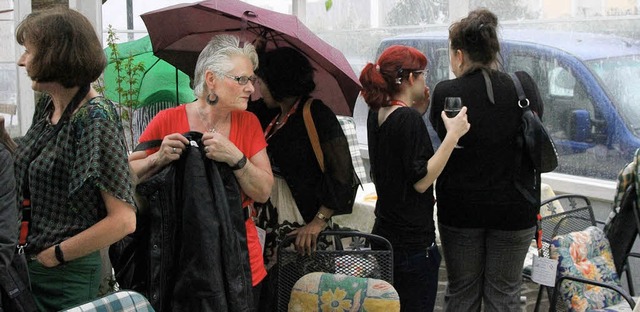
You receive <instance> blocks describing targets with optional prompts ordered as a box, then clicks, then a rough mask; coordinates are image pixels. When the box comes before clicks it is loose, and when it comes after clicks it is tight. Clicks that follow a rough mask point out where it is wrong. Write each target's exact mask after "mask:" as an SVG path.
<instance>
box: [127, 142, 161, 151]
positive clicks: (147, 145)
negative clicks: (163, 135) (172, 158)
mask: <svg viewBox="0 0 640 312" xmlns="http://www.w3.org/2000/svg"><path fill="white" fill-rule="evenodd" d="M160 145H162V140H150V141H145V142H141V143H140V144H138V145H136V147H135V148H134V149H133V151H134V152H139V151H146V150H148V149H150V148H155V147H160Z"/></svg>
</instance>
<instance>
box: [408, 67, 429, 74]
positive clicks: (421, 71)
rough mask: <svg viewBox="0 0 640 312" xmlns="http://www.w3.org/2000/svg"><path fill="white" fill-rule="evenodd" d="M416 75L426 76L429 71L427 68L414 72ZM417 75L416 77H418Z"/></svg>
mask: <svg viewBox="0 0 640 312" xmlns="http://www.w3.org/2000/svg"><path fill="white" fill-rule="evenodd" d="M411 72H412V73H413V74H414V75H416V74H417V75H419V74H424V75H425V76H426V75H428V74H429V69H428V68H425V69H419V70H412V71H411ZM417 75H416V76H417Z"/></svg>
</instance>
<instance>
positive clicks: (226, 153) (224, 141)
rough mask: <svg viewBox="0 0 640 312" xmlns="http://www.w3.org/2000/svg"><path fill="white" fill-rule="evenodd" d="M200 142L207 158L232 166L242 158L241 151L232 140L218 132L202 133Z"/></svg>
mask: <svg viewBox="0 0 640 312" xmlns="http://www.w3.org/2000/svg"><path fill="white" fill-rule="evenodd" d="M202 143H203V144H204V151H205V153H206V156H207V158H209V159H212V160H215V161H219V162H224V163H227V164H228V165H229V166H233V165H235V164H236V162H238V160H239V159H240V158H242V152H241V151H240V150H239V149H238V147H236V145H235V144H233V142H231V141H229V139H228V138H227V137H226V136H224V135H222V134H221V133H218V132H207V133H205V134H204V135H202Z"/></svg>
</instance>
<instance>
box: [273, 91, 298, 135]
mask: <svg viewBox="0 0 640 312" xmlns="http://www.w3.org/2000/svg"><path fill="white" fill-rule="evenodd" d="M298 104H300V101H298V102H297V103H296V104H294V105H293V106H292V107H291V109H289V112H288V113H287V115H286V116H284V119H283V120H282V122H276V120H278V118H280V114H282V113H279V114H278V115H276V117H274V118H273V120H271V122H270V123H269V125H268V126H267V128H266V129H264V137H265V141H268V140H269V139H270V138H271V137H272V136H273V135H274V134H275V133H276V132H278V130H280V128H282V126H284V124H286V123H287V120H289V116H291V115H293V113H295V112H296V110H297V109H298ZM274 125H275V126H276V127H275V128H274V129H273V132H271V129H272V128H273V126H274Z"/></svg>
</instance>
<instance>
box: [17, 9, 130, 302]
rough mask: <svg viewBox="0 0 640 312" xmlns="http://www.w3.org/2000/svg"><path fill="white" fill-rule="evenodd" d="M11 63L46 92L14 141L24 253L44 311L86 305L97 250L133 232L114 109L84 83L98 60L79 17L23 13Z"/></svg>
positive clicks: (95, 278) (100, 65) (94, 287)
mask: <svg viewBox="0 0 640 312" xmlns="http://www.w3.org/2000/svg"><path fill="white" fill-rule="evenodd" d="M16 40H17V41H18V43H19V44H20V45H23V46H24V47H25V49H26V50H25V52H24V53H23V54H22V56H21V57H20V59H19V60H18V65H19V66H22V67H24V68H25V69H26V72H27V74H28V75H29V77H30V78H31V80H32V81H33V82H32V88H33V90H35V91H39V92H43V93H44V95H43V96H42V97H41V99H40V101H38V104H37V106H36V112H35V114H34V118H33V123H32V125H31V127H30V128H29V130H28V131H27V133H26V134H25V136H24V137H23V138H22V139H21V140H20V141H19V142H18V144H19V146H20V147H19V149H18V150H17V151H16V161H15V171H16V186H17V190H18V200H20V201H21V202H22V200H23V199H24V198H30V200H31V207H32V211H31V224H30V230H29V235H28V238H27V240H28V245H27V246H26V250H25V251H26V254H27V256H28V259H29V263H28V266H29V273H30V277H31V286H32V291H33V294H34V297H35V299H36V303H37V304H38V307H39V309H40V310H42V311H57V310H60V309H63V308H67V307H71V306H75V305H77V304H79V303H82V302H85V301H88V300H91V299H94V298H95V297H96V296H97V294H98V286H99V284H100V280H101V257H100V252H99V251H100V249H102V248H105V247H107V246H109V245H110V244H112V243H114V242H116V241H118V240H120V239H121V238H123V237H124V236H125V235H127V234H129V233H131V232H133V231H134V230H135V210H134V207H133V199H132V189H131V176H130V173H129V166H128V164H127V151H126V146H125V143H124V138H123V136H122V133H123V131H122V125H121V122H120V118H119V116H118V114H117V112H116V110H115V107H114V105H113V103H111V102H110V101H109V100H107V99H105V98H103V97H101V96H99V95H98V93H97V92H96V91H95V90H94V89H93V88H92V87H91V86H90V84H91V82H92V81H94V80H96V79H97V78H98V76H100V74H101V73H102V71H103V70H104V68H105V65H106V58H105V55H104V52H103V51H102V46H101V43H100V40H99V39H98V37H97V35H96V34H95V32H94V30H93V27H92V25H91V23H90V22H89V20H88V19H87V18H85V17H84V16H83V15H82V14H80V13H78V12H76V11H73V10H70V9H67V8H56V9H51V10H44V11H39V12H34V13H32V14H30V15H28V16H27V17H26V18H25V19H24V20H23V21H22V22H21V23H20V25H19V26H18V28H17V30H16Z"/></svg>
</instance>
